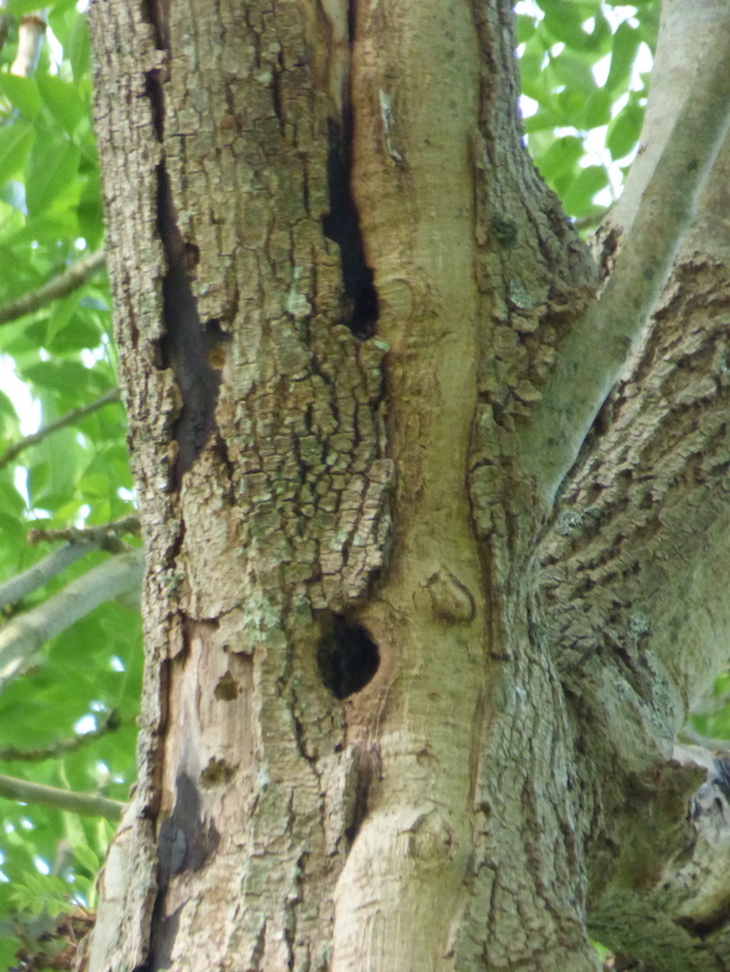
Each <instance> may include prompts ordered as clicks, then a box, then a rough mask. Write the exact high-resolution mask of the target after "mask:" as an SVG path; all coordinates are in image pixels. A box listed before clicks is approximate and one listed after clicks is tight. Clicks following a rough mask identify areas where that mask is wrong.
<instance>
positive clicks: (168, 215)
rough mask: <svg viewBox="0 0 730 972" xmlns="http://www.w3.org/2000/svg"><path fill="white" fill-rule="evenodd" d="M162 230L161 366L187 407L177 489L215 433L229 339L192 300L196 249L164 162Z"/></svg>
mask: <svg viewBox="0 0 730 972" xmlns="http://www.w3.org/2000/svg"><path fill="white" fill-rule="evenodd" d="M157 214H158V221H157V229H158V232H159V234H160V239H161V240H162V245H163V247H164V250H165V259H166V262H167V272H166V274H165V279H164V280H163V284H162V302H163V316H164V324H165V336H164V338H163V339H162V342H161V351H162V365H163V367H170V368H172V370H173V371H174V373H175V378H176V380H177V384H178V387H179V389H180V394H181V395H182V408H181V411H180V416H179V418H178V420H177V424H176V428H175V439H176V441H177V443H178V457H177V463H176V466H175V485H176V486H177V485H179V483H180V480H181V478H182V475H183V473H185V472H186V471H187V470H188V469H190V468H191V467H192V465H193V463H194V462H195V460H196V459H197V458H198V456H199V455H200V453H201V452H202V450H203V448H204V447H205V444H206V443H207V442H208V440H209V438H210V436H211V433H212V432H213V431H214V429H215V428H216V420H215V407H216V403H217V400H218V388H219V386H220V370H218V369H217V368H216V367H215V365H216V364H218V363H219V360H220V357H221V349H222V347H223V345H224V344H225V343H226V342H227V340H228V336H227V335H226V334H225V333H224V332H223V331H222V329H221V327H220V323H219V322H218V321H217V320H210V321H206V322H205V324H204V325H203V324H202V323H201V320H200V317H199V315H198V307H197V301H196V299H195V296H194V295H193V291H192V286H191V278H190V274H189V272H188V265H189V263H190V262H191V259H192V260H194V256H195V254H194V252H193V250H192V248H191V247H190V246H188V245H186V244H185V242H184V241H183V238H182V235H181V233H180V230H179V228H178V226H177V223H176V221H175V214H174V210H173V204H172V195H171V192H170V180H169V176H168V174H167V169H166V166H165V163H164V161H163V162H162V163H160V165H158V166H157Z"/></svg>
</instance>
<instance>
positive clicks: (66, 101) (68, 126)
mask: <svg viewBox="0 0 730 972" xmlns="http://www.w3.org/2000/svg"><path fill="white" fill-rule="evenodd" d="M38 90H39V92H40V95H41V97H42V98H43V102H44V104H45V105H46V107H47V108H48V110H49V111H50V112H51V115H52V116H53V120H54V121H55V122H57V124H58V125H59V127H60V128H63V129H64V130H65V131H66V132H68V134H69V135H73V133H74V132H75V131H76V129H77V128H78V126H79V123H80V122H81V121H82V119H85V118H86V116H87V114H88V112H87V107H86V105H85V104H84V102H83V101H82V100H81V99H80V98H79V95H78V91H77V90H76V88H75V86H74V85H73V84H70V83H69V82H68V81H62V80H61V78H58V77H54V76H53V75H51V74H45V75H40V76H39V78H38Z"/></svg>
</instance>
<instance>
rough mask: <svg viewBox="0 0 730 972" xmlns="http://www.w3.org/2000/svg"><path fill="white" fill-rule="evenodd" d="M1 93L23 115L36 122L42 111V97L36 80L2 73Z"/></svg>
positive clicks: (0, 75)
mask: <svg viewBox="0 0 730 972" xmlns="http://www.w3.org/2000/svg"><path fill="white" fill-rule="evenodd" d="M0 93H2V94H4V95H5V97H6V98H7V99H8V101H10V102H11V104H12V105H14V106H15V107H16V108H17V109H18V111H19V112H20V113H21V115H25V117H26V118H30V119H31V120H32V121H34V120H35V119H36V118H37V117H38V112H39V111H40V110H41V96H40V93H39V91H38V83H37V81H36V80H35V78H20V77H16V75H14V74H6V73H5V72H2V73H0Z"/></svg>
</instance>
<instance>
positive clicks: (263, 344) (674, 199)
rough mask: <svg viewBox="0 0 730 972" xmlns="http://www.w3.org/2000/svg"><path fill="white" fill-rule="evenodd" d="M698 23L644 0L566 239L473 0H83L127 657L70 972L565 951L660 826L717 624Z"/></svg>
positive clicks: (720, 258) (714, 416)
mask: <svg viewBox="0 0 730 972" xmlns="http://www.w3.org/2000/svg"><path fill="white" fill-rule="evenodd" d="M685 6H686V5H685ZM706 6H707V7H708V8H712V10H710V12H709V13H708V14H707V16H708V17H709V20H708V21H705V20H703V18H702V17H701V16H698V15H695V20H697V21H698V22H697V23H695V22H694V20H693V18H692V13H691V12H690V13H687V11H686V10H683V9H682V5H681V4H678V3H677V2H674V3H666V4H665V7H666V10H665V15H664V22H663V28H662V29H663V33H662V38H664V37H665V36H666V37H668V38H669V40H668V41H666V42H665V47H662V41H661V40H660V50H659V53H658V59H657V72H658V74H657V77H658V79H659V80H657V83H656V87H657V93H656V96H655V97H656V101H655V103H654V104H655V105H656V108H655V109H654V113H653V114H652V110H650V112H649V114H648V117H647V131H648V132H649V133H650V136H651V137H652V139H653V141H652V142H651V146H650V150H648V151H645V153H644V156H643V159H642V162H641V164H639V163H637V166H636V171H637V172H638V174H637V175H636V177H635V185H636V186H638V189H636V190H634V192H633V194H631V193H629V191H628V190H627V197H626V200H627V201H626V202H625V203H622V205H621V206H620V207H619V208H618V210H617V212H616V213H615V214H614V217H613V223H612V225H611V226H610V227H606V228H605V230H604V235H603V236H602V237H601V248H600V249H599V248H597V257H596V258H595V259H594V257H592V256H591V254H590V253H589V251H588V248H587V246H586V245H585V244H584V243H583V242H582V241H581V240H580V239H579V238H578V236H577V234H576V233H575V231H574V229H573V228H572V227H571V226H570V225H569V223H568V222H567V221H566V219H565V218H564V216H563V215H562V212H561V210H560V206H559V203H558V201H557V200H556V199H555V198H554V197H553V196H552V194H551V193H550V192H549V191H548V190H547V189H546V188H545V186H544V185H543V183H542V182H541V180H540V179H539V177H538V175H537V174H536V172H535V171H534V168H533V166H532V163H531V162H530V160H529V158H528V157H527V155H526V152H525V150H524V148H523V147H522V145H521V132H520V126H519V120H518V118H517V115H516V112H515V100H516V97H517V93H518V84H517V77H516V67H515V60H514V55H513V47H514V41H513V37H512V33H511V29H512V28H511V18H512V14H511V10H510V8H509V4H508V3H507V2H506V0H491V2H474V0H472V2H470V0H448V2H444V0H438V2H437V0H423V2H419V3H413V2H411V0H391V2H389V3H381V2H376V0H358V2H351V3H348V2H346V0H321V2H320V0H277V2H276V3H274V4H271V3H270V2H269V3H261V2H259V0H240V2H233V3H223V4H212V3H208V2H207V0H198V3H196V4H195V5H193V4H190V5H181V4H176V3H162V2H159V0H146V2H144V3H135V2H122V0H96V3H95V5H94V8H93V16H92V32H93V41H94V47H95V53H96V59H97V77H96V87H97V117H96V122H97V129H98V133H99V145H100V153H101V158H102V165H103V171H104V179H105V196H106V202H107V217H108V241H109V242H108V250H109V265H110V271H111V277H112V283H113V288H114V297H115V311H116V322H117V337H118V342H119V348H120V380H121V384H122V387H123V388H124V392H125V397H126V403H127V408H128V412H129V441H130V447H131V451H132V458H133V464H134V470H135V478H136V483H137V488H138V495H139V504H140V512H141V516H142V520H143V524H144V532H145V546H146V555H147V574H146V582H145V591H144V604H145V607H144V617H145V631H146V635H145V637H146V656H147V665H146V680H145V688H144V697H143V702H142V718H141V734H140V744H139V763H140V772H139V781H138V784H137V788H136V791H135V794H134V797H133V800H132V802H131V804H130V806H129V809H128V812H127V813H126V815H125V817H124V820H123V822H122V824H121V827H120V830H119V832H118V834H117V837H116V839H115V842H114V844H113V846H112V848H111V850H110V854H109V857H108V860H107V863H106V865H105V871H104V873H103V877H102V879H101V884H100V898H101V903H100V907H99V914H98V920H97V925H96V929H95V931H94V933H93V936H92V939H91V941H90V943H89V945H88V950H87V957H86V959H85V964H84V966H83V967H84V968H88V969H90V970H94V972H102V970H115V972H116V970H122V969H138V968H139V969H142V968H144V969H145V970H149V972H152V970H156V969H171V970H178V969H179V970H182V969H188V970H191V969H194V970H200V972H210V970H213V969H220V970H223V969H231V970H244V969H245V970H254V969H261V970H267V972H278V970H289V969H291V970H301V972H304V970H309V972H314V970H325V969H330V970H333V972H344V970H357V972H387V970H393V972H396V970H397V972H402V970H414V972H416V970H417V972H428V970H439V972H441V970H447V969H455V970H456V969H458V970H477V969H489V970H490V972H491V970H500V972H501V970H505V972H507V970H517V969H540V970H541V972H551V970H555V972H571V970H575V972H579V970H580V972H582V970H588V969H595V968H597V967H598V960H597V957H596V953H595V951H594V949H593V948H592V946H590V945H589V944H588V939H587V924H588V923H589V922H591V921H592V922H593V924H594V927H595V929H596V930H597V931H598V932H599V933H600V934H602V935H603V940H604V941H605V942H606V943H607V944H613V943H614V940H615V941H616V942H617V943H618V944H621V936H622V935H626V934H627V929H628V928H629V926H630V924H631V923H630V921H629V919H628V918H626V916H625V914H624V917H623V918H622V919H621V920H620V921H617V920H616V915H617V914H619V913H620V909H622V908H624V909H625V904H626V901H627V900H630V901H638V900H639V898H640V899H641V901H642V902H643V901H644V900H645V899H644V898H643V897H641V896H642V895H643V894H644V893H646V894H648V893H649V892H653V889H655V887H656V886H657V882H659V881H660V880H661V879H663V878H662V876H663V875H664V871H663V870H662V869H663V867H664V865H665V864H666V862H667V861H668V860H670V859H671V858H672V855H673V854H675V852H678V849H679V848H681V847H684V846H685V845H686V844H687V843H688V842H689V839H690V836H691V834H690V830H691V827H692V826H695V824H692V823H691V822H690V823H688V822H687V820H686V810H687V799H688V798H689V796H690V794H691V792H692V791H693V790H694V789H695V788H696V787H697V785H698V784H699V782H700V781H701V778H702V776H703V775H704V774H703V773H702V774H698V771H697V769H696V766H695V765H694V763H693V762H692V761H691V759H690V760H689V762H688V761H687V760H685V762H684V764H680V763H678V762H672V761H671V756H672V742H673V739H674V734H675V732H676V729H677V728H678V726H679V725H680V724H681V722H682V719H683V717H684V713H685V710H686V706H687V704H688V701H689V700H690V698H691V696H692V694H693V693H694V692H696V691H697V689H698V687H699V686H701V684H702V683H703V681H705V680H706V679H707V677H708V676H709V675H711V673H712V672H713V671H715V670H717V668H718V666H719V664H720V663H721V660H722V658H723V656H724V645H723V643H722V639H721V633H722V632H724V631H725V630H727V623H728V620H730V619H729V618H728V607H727V599H726V598H724V597H720V598H718V597H717V594H718V590H717V587H718V580H717V578H718V575H719V573H724V571H722V568H723V567H724V566H725V565H726V564H727V561H728V551H727V549H726V544H724V543H723V542H722V540H723V537H726V536H727V531H725V530H724V529H723V527H724V524H725V522H726V520H727V518H728V513H729V512H730V508H729V506H728V500H727V486H726V483H727V469H728V455H730V453H729V452H728V445H729V443H728V425H727V420H726V416H727V409H728V400H727V399H728V386H729V381H728V374H730V370H729V369H728V364H727V361H728V359H727V333H726V325H723V323H722V321H721V320H720V319H719V318H721V317H722V315H721V314H720V315H718V308H719V307H721V306H723V302H724V301H727V294H728V292H729V291H728V275H727V271H726V267H725V263H724V260H725V257H726V253H725V252H724V251H723V245H722V242H721V241H722V239H723V236H722V235H721V234H720V233H719V232H718V227H717V226H713V225H712V221H713V220H715V222H717V219H718V216H717V212H718V206H717V200H716V198H715V196H713V195H712V193H715V195H717V194H718V193H721V192H723V187H724V186H725V185H727V182H726V180H723V179H722V175H721V173H720V164H719V163H718V165H716V167H715V170H714V172H713V175H712V177H711V179H710V180H709V184H708V188H707V190H706V192H705V195H704V196H703V197H701V200H700V206H699V209H698V215H697V216H696V217H695V211H694V206H695V200H696V199H697V197H698V194H699V193H700V191H701V190H702V188H703V185H704V183H705V177H706V174H707V173H708V172H709V171H711V167H712V163H713V161H714V158H715V154H716V151H717V147H718V145H719V143H720V140H721V138H722V136H723V134H724V131H725V128H726V114H727V108H726V105H727V102H728V86H729V82H728V79H727V78H726V77H724V76H723V70H724V73H725V74H726V73H727V72H726V69H725V68H723V70H719V67H718V66H719V65H722V64H723V63H724V65H725V66H726V64H727V61H724V62H723V61H722V58H723V57H726V55H727V51H726V50H725V49H724V47H725V46H727V44H728V40H727V38H728V36H730V32H728V30H725V29H721V28H718V26H717V24H718V23H720V22H721V21H722V22H724V21H726V20H727V19H728V13H727V11H726V10H725V11H724V10H722V6H723V5H722V4H718V5H717V6H716V8H714V7H713V4H708V5H706ZM713 10H714V12H713ZM713 17H714V18H715V21H714V26H713V28H712V30H711V31H710V32H709V36H708V35H707V27H708V24H709V23H710V22H712V18H713ZM726 26H727V25H726ZM678 31H679V32H680V34H681V35H682V38H683V41H682V45H678V44H677V43H675V42H674V40H673V39H672V38H673V36H674V34H676V33H677V32H678ZM703 32H704V33H703ZM694 44H698V45H704V47H702V50H703V55H702V56H703V58H704V59H705V60H706V61H708V62H711V63H712V64H713V65H715V67H718V70H717V71H716V76H715V78H714V80H712V82H711V84H710V85H709V92H707V91H706V90H705V89H706V88H708V84H707V81H706V79H704V82H702V83H701V80H702V79H700V80H695V79H691V83H690V82H687V83H686V84H685V85H684V88H686V90H683V89H682V86H680V88H679V94H678V97H681V99H683V100H681V101H680V102H679V103H678V104H676V105H675V104H674V103H672V107H671V110H672V113H673V117H674V118H675V119H676V120H677V125H679V124H680V123H681V125H682V126H684V127H683V128H682V130H681V131H682V137H681V138H680V137H679V135H678V131H679V129H675V130H670V131H669V132H668V133H664V134H663V133H662V132H661V131H660V130H659V129H658V128H657V129H655V130H653V129H652V127H651V126H652V124H654V123H655V122H656V119H658V118H661V117H662V111H663V110H664V112H665V113H666V103H665V108H664V109H662V101H661V99H662V97H663V96H665V95H666V91H667V89H670V88H671V87H672V84H673V83H674V82H673V81H672V78H674V77H675V75H676V73H677V66H676V64H674V63H673V62H672V58H674V59H675V60H678V59H679V58H680V53H681V51H687V50H689V54H686V55H684V56H688V57H689V58H690V59H692V60H690V62H689V63H692V64H694V63H695V60H694V59H695V51H694V47H693V45H694ZM680 48H681V51H680ZM662 58H664V60H662ZM662 71H664V74H662V73H661V72H662ZM703 85H704V86H703ZM654 90H655V89H654V88H653V89H652V91H653V97H654ZM698 91H702V92H704V97H705V100H704V101H703V100H702V98H700V96H699V94H698ZM688 106H689V107H688ZM690 108H691V111H690ZM647 137H649V136H647ZM683 153H684V154H683ZM723 158H724V155H721V156H720V159H721V161H722V159H723ZM672 166H674V168H672ZM677 173H679V174H680V176H681V178H680V176H678V174H677ZM715 173H717V175H716V174H715ZM647 187H648V188H647ZM652 206H653V207H654V208H653V209H651V207H652ZM725 211H727V210H725ZM660 217H661V219H660ZM688 227H691V232H690V233H689V235H688V234H687V228H688ZM629 229H630V230H631V232H630V233H629V232H628V231H629ZM681 239H684V240H685V245H684V248H683V249H682V250H681V252H680V253H679V255H678V256H677V252H678V246H679V241H680V240H681ZM718 240H720V242H717V241H718ZM715 243H716V245H713V244H715ZM675 256H676V257H677V259H676V261H675ZM662 295H663V296H662ZM652 313H653V317H651V319H650V315H651V314H652ZM649 319H650V323H649V326H646V325H647V321H648V320H649ZM627 360H628V362H629V368H628V369H626V370H625V372H624V377H623V379H622V380H621V381H620V382H619V383H618V384H616V382H617V379H618V378H620V377H621V373H622V371H621V370H622V369H623V368H624V367H625V365H626V362H627ZM612 386H613V391H611V393H610V395H609V397H608V398H607V397H606V396H607V394H608V393H609V391H610V390H611V388H612ZM599 409H602V411H601V414H600V416H599V419H597V420H596V415H597V413H598V411H599ZM594 420H595V421H594ZM710 598H711V599H712V608H711V609H710V607H709V605H708V600H709V599H710ZM648 820H650V821H651V826H650V828H649V830H647V829H646V826H647V825H646V821H648ZM652 828H653V829H652ZM688 835H689V836H688ZM683 901H684V899H682V901H681V902H680V903H679V904H677V903H676V902H675V903H674V904H673V905H672V907H675V908H679V909H680V911H682V909H683V908H684V909H685V910H684V911H682V915H683V916H684V917H685V918H686V919H687V920H686V921H685V922H684V925H683V924H682V923H681V922H678V921H677V920H676V917H677V916H676V914H674V913H671V914H669V916H668V917H667V918H666V921H665V922H664V925H663V927H665V929H666V928H669V929H670V931H671V934H672V935H674V939H673V940H672V945H671V948H672V949H673V951H672V954H673V955H677V956H680V955H681V954H682V952H681V949H682V948H684V949H685V950H686V953H687V955H692V956H696V955H700V956H701V957H702V960H707V956H708V955H710V957H712V956H711V954H710V953H711V948H710V945H712V947H714V944H713V942H708V940H707V935H706V934H705V935H704V938H702V936H700V935H699V933H698V932H697V928H698V925H697V923H696V922H695V924H694V925H693V924H692V921H694V918H695V917H696V915H695V913H690V912H688V911H687V908H686V906H685V904H684V903H682V902H683ZM652 907H653V908H655V909H659V908H661V907H663V905H662V903H661V902H660V901H659V902H656V903H654V904H653V906H652ZM698 907H699V906H698ZM703 907H706V903H705V905H703ZM639 910H640V909H639V906H638V904H636V907H635V908H634V909H633V911H634V913H636V914H638V913H639ZM700 910H701V909H700ZM629 911H631V909H629ZM695 911H697V908H696V909H695ZM688 916H689V917H688ZM720 924H722V923H720ZM617 928H618V931H617V930H616V929H617ZM702 928H703V929H705V926H704V925H703V926H702ZM715 930H717V921H716V923H715ZM638 937H639V938H640V939H641V936H638ZM645 937H646V943H647V944H646V947H647V949H649V950H650V952H649V953H647V954H650V955H655V954H658V953H657V951H656V949H657V948H658V947H659V946H660V945H661V944H662V943H661V942H659V943H656V942H652V941H651V940H650V939H651V936H649V935H648V934H647V936H645ZM700 939H701V940H700ZM715 941H717V940H715ZM698 943H699V944H701V946H702V947H701V948H699V947H698ZM632 947H634V946H633V945H632ZM651 949H653V951H651ZM647 967H649V966H647ZM664 967H666V968H670V967H672V968H674V966H669V965H666V966H664V965H656V968H664ZM679 967H680V966H677V968H679ZM681 967H682V968H683V969H689V968H695V967H697V968H705V967H707V968H710V967H712V968H717V967H718V966H717V964H715V965H711V966H710V965H706V966H705V965H697V966H695V965H689V964H685V965H683V966H681ZM720 967H725V966H720Z"/></svg>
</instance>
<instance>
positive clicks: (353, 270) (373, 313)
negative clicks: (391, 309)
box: [323, 108, 379, 340]
mask: <svg viewBox="0 0 730 972" xmlns="http://www.w3.org/2000/svg"><path fill="white" fill-rule="evenodd" d="M327 128H328V133H327V134H328V140H329V151H328V155H327V188H328V191H329V200H330V211H329V213H328V214H327V215H326V216H325V217H324V220H323V228H324V232H325V235H326V236H327V237H328V238H329V239H331V240H332V241H333V242H335V243H337V244H338V246H339V248H340V260H341V261H342V282H343V284H344V287H345V298H346V302H347V311H346V319H345V321H344V322H343V323H345V324H346V325H347V327H349V328H350V330H351V331H352V333H353V334H354V335H355V337H357V338H360V339H362V340H365V339H366V338H369V337H372V336H373V334H374V333H375V324H376V322H377V320H378V313H379V312H378V294H377V291H376V289H375V285H374V283H373V271H372V269H371V268H370V267H369V266H368V265H367V263H366V262H365V249H364V246H363V239H362V232H361V230H360V215H359V213H358V211H357V206H356V204H355V200H354V198H353V195H352V187H351V182H350V180H351V177H352V112H351V110H350V109H349V108H346V109H345V110H344V113H343V122H342V125H338V124H337V122H334V121H332V120H331V119H330V120H329V122H328V125H327Z"/></svg>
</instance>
